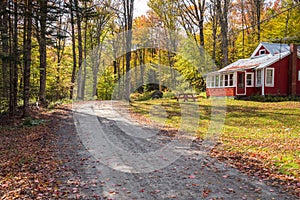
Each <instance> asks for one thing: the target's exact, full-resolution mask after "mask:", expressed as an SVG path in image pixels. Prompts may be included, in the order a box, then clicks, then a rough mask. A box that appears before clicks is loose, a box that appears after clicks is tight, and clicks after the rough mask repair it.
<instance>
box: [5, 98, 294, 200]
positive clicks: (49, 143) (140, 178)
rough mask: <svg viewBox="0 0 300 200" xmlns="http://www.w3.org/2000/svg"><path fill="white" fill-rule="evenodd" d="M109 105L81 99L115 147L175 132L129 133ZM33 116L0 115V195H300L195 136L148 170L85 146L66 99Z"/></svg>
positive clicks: (160, 139) (140, 146)
mask: <svg viewBox="0 0 300 200" xmlns="http://www.w3.org/2000/svg"><path fill="white" fill-rule="evenodd" d="M106 104H107V102H89V103H88V104H82V106H83V107H84V106H86V108H93V110H94V111H95V112H94V117H95V116H96V118H97V119H98V121H99V124H100V126H101V128H102V129H103V130H104V133H105V134H107V137H108V140H111V141H113V143H114V144H117V146H119V147H122V148H123V149H130V150H131V151H132V152H136V153H143V152H145V151H148V150H149V149H150V150H153V149H156V148H157V146H158V145H161V144H165V143H167V142H170V140H172V139H173V134H168V132H167V130H156V133H157V134H155V135H153V137H151V138H147V139H143V138H138V139H132V137H128V136H126V134H124V132H123V131H122V130H120V128H119V126H118V120H120V121H122V119H116V118H113V117H115V116H109V113H107V110H105V109H104V107H105V105H106ZM115 106H116V107H117V106H118V104H116V105H115ZM120 109H121V108H120ZM103 113H105V115H104V114H103ZM32 116H34V118H32V119H31V120H20V119H14V120H12V119H9V118H7V117H5V116H3V117H2V118H0V123H1V127H0V160H1V162H0V199H298V197H299V193H298V192H299V190H298V189H299V187H300V184H299V182H296V183H295V182H292V181H289V180H288V179H287V180H282V181H278V180H272V179H263V178H261V177H259V176H254V175H253V173H250V171H253V170H254V171H255V172H260V171H264V169H256V168H255V169H247V168H245V167H244V166H246V165H248V166H252V163H251V161H249V160H244V161H243V163H244V165H243V166H238V165H236V164H235V163H236V160H237V159H238V158H234V157H233V156H232V157H228V158H226V157H223V161H226V162H221V161H219V160H217V159H215V158H212V157H210V156H207V155H203V154H202V151H201V145H202V144H201V142H202V141H201V140H193V141H192V143H191V146H190V148H189V149H184V150H182V152H181V156H180V157H179V158H178V159H177V160H176V161H174V162H172V163H170V164H169V165H168V166H166V167H164V168H161V169H157V170H154V171H152V172H149V173H129V172H122V171H120V170H116V169H113V168H110V167H108V166H107V165H104V164H102V162H101V160H99V159H97V155H98V154H95V152H93V151H91V150H92V149H90V148H88V147H87V146H86V145H84V141H83V140H82V135H81V136H80V135H79V134H77V132H78V129H76V126H75V124H76V121H75V123H74V115H73V112H72V111H71V106H62V107H59V108H56V109H53V110H51V111H45V110H39V111H34V112H33V113H32ZM87 117H89V116H87ZM87 119H89V118H87ZM136 119H138V120H140V121H143V124H145V122H147V120H145V119H144V118H143V117H138V116H137V117H136ZM122 123H123V122H122ZM126 123H127V124H125V125H126V127H127V126H132V127H135V126H136V124H135V123H131V122H128V121H126ZM123 125H124V124H123ZM124 127H125V126H124ZM77 128H78V127H77ZM142 129H147V130H148V129H149V127H145V126H143V127H142ZM82 133H85V132H82ZM92 142H94V143H95V144H91V145H95V146H94V147H95V148H96V145H97V141H96V140H95V141H92ZM102 144H103V143H102ZM108 145H109V144H108ZM98 153H99V152H98ZM219 154H220V152H219ZM95 155H96V156H95ZM100 155H101V154H100ZM224 155H225V156H227V154H224ZM163 159H164V160H167V159H168V158H163ZM247 162H248V163H247ZM248 172H249V173H248Z"/></svg>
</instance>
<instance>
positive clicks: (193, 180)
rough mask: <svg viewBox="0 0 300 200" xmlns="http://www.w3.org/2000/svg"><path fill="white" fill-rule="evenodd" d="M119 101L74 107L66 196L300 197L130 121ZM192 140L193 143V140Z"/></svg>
mask: <svg viewBox="0 0 300 200" xmlns="http://www.w3.org/2000/svg"><path fill="white" fill-rule="evenodd" d="M122 109H123V107H120V105H119V104H118V103H117V102H86V103H81V104H78V105H76V106H75V107H74V112H73V113H74V115H73V117H71V116H70V118H69V120H66V121H65V122H64V125H63V126H62V127H61V129H60V131H59V133H58V135H59V136H60V140H59V142H60V147H61V148H62V149H64V151H61V152H62V155H61V159H62V163H63V167H62V168H63V170H62V171H63V172H62V174H61V182H62V185H64V187H63V188H60V192H63V193H64V195H65V198H78V199H280V200H281V199H296V197H294V196H292V195H290V194H288V193H287V192H285V191H283V190H282V189H280V188H277V187H271V186H268V184H267V183H266V182H264V181H262V180H258V179H256V178H254V177H248V176H247V175H245V174H242V173H241V172H239V171H238V170H236V169H234V168H231V167H229V166H227V165H225V164H224V163H221V162H219V161H217V160H216V159H213V158H211V157H209V156H207V154H206V153H205V151H203V148H202V147H201V143H198V142H192V138H185V139H183V140H181V139H182V138H180V137H172V138H171V137H170V136H169V135H165V134H164V133H163V132H162V131H160V130H158V129H156V128H153V127H149V126H143V125H140V124H138V123H137V122H135V121H131V120H130V119H129V118H128V116H126V113H124V112H122ZM187 140H189V141H190V142H188V141H187Z"/></svg>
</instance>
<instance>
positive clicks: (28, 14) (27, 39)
mask: <svg viewBox="0 0 300 200" xmlns="http://www.w3.org/2000/svg"><path fill="white" fill-rule="evenodd" d="M25 9H26V11H25V20H24V22H25V24H24V72H23V73H24V74H23V77H24V89H23V90H24V91H23V92H24V96H23V98H24V105H23V117H27V116H28V111H29V99H30V65H31V48H32V47H31V45H32V43H31V36H32V0H27V1H26V7H25ZM25 30H26V31H25Z"/></svg>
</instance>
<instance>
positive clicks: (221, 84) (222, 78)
mask: <svg viewBox="0 0 300 200" xmlns="http://www.w3.org/2000/svg"><path fill="white" fill-rule="evenodd" d="M223 80H224V75H221V80H220V86H221V87H223Z"/></svg>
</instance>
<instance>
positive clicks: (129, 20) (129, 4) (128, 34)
mask: <svg viewBox="0 0 300 200" xmlns="http://www.w3.org/2000/svg"><path fill="white" fill-rule="evenodd" d="M133 9H134V0H123V15H124V22H125V42H126V72H127V74H126V75H127V76H129V71H130V61H131V47H132V24H133ZM125 84H126V85H125V95H126V96H125V98H128V99H129V94H130V84H129V77H127V78H126V83H125Z"/></svg>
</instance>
